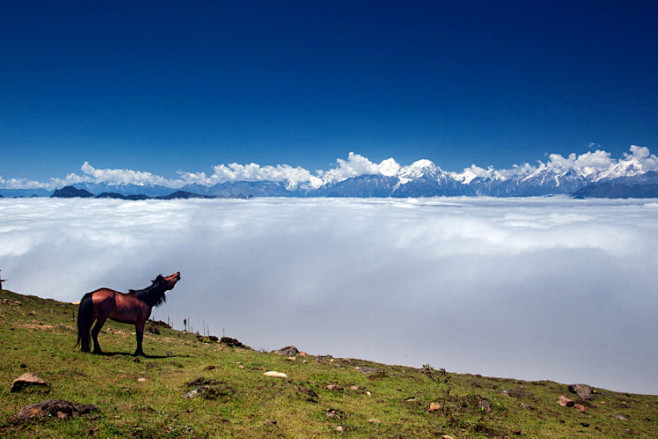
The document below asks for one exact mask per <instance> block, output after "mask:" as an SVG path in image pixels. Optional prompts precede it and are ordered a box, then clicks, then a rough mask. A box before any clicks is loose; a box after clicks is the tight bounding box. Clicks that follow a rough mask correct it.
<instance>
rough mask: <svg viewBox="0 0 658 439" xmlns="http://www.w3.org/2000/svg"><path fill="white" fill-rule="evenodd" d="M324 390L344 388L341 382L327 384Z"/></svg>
mask: <svg viewBox="0 0 658 439" xmlns="http://www.w3.org/2000/svg"><path fill="white" fill-rule="evenodd" d="M323 389H324V390H343V386H341V385H340V384H327V385H326V386H324V387H323Z"/></svg>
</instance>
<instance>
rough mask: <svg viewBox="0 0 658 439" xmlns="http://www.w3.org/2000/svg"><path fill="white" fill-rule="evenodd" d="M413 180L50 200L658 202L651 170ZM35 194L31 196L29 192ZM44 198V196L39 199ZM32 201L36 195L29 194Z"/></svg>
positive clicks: (107, 188)
mask: <svg viewBox="0 0 658 439" xmlns="http://www.w3.org/2000/svg"><path fill="white" fill-rule="evenodd" d="M416 171H417V172H415V173H407V175H395V176H386V175H381V174H377V175H361V176H357V177H352V178H347V179H345V180H342V181H337V182H332V183H328V184H326V185H323V186H320V187H317V188H314V187H308V186H298V187H294V188H291V187H290V186H289V185H288V184H286V182H282V181H235V182H223V183H219V184H216V185H213V186H203V185H199V184H193V185H187V186H184V187H182V188H180V189H178V190H174V189H172V188H168V187H165V186H157V185H131V184H126V185H112V184H108V183H81V184H76V185H74V186H75V189H77V191H74V190H72V189H71V186H68V187H67V188H66V190H65V191H63V192H62V190H61V189H60V190H57V191H55V192H54V193H53V194H54V195H51V193H48V194H47V195H49V196H55V197H77V196H86V197H91V196H94V195H93V194H98V195H96V197H97V198H122V199H132V200H135V199H148V198H159V199H172V198H216V197H219V198H249V197H360V198H368V197H395V198H407V197H435V196H493V197H530V196H546V195H558V194H568V195H573V196H574V197H576V198H588V197H596V198H647V197H651V198H653V197H658V172H656V171H649V172H645V173H643V174H637V175H632V176H624V177H616V178H602V179H598V180H595V179H594V178H591V177H588V176H586V175H577V174H576V173H575V172H573V171H569V172H565V173H562V174H558V173H555V172H539V173H534V174H532V175H528V176H521V175H515V176H512V177H511V178H504V177H501V176H495V175H494V176H484V177H475V178H472V179H463V178H462V179H461V180H460V178H459V176H455V175H454V174H450V173H447V172H445V171H442V170H441V169H440V168H438V167H436V166H427V167H425V168H423V169H416ZM28 192H29V191H28ZM0 194H2V195H4V196H26V195H27V193H25V190H22V191H21V193H20V194H15V193H12V190H8V189H4V190H0ZM80 194H82V195H80ZM36 195H40V196H43V195H44V194H43V193H41V194H36ZM27 196H30V195H27Z"/></svg>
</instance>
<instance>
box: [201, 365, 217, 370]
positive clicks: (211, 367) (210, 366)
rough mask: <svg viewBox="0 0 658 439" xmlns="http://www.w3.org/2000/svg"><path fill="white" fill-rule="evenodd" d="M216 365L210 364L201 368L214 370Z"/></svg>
mask: <svg viewBox="0 0 658 439" xmlns="http://www.w3.org/2000/svg"><path fill="white" fill-rule="evenodd" d="M216 368H217V367H216V366H213V365H212V364H211V365H209V366H206V367H204V368H203V370H215V369H216Z"/></svg>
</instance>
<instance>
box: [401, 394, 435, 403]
mask: <svg viewBox="0 0 658 439" xmlns="http://www.w3.org/2000/svg"><path fill="white" fill-rule="evenodd" d="M417 399H418V398H416V397H415V396H410V397H409V398H407V399H405V400H404V402H416V400H417ZM432 404H434V403H432Z"/></svg>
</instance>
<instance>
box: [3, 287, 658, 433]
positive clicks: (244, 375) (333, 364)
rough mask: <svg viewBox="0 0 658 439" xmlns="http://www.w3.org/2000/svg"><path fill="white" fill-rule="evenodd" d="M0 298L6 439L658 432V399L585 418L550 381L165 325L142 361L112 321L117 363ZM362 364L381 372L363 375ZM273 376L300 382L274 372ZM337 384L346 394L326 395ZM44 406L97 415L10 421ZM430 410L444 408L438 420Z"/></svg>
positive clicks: (57, 311) (24, 303)
mask: <svg viewBox="0 0 658 439" xmlns="http://www.w3.org/2000/svg"><path fill="white" fill-rule="evenodd" d="M1 299H8V300H9V302H8V303H2V304H0V378H1V381H0V384H1V386H0V387H1V388H0V400H1V401H2V403H1V404H0V436H2V437H9V438H11V437H30V438H32V437H62V438H69V437H88V436H91V437H98V438H112V437H134V438H160V437H163V438H164V437H167V438H188V437H189V438H199V437H200V438H203V437H239V438H248V437H254V438H261V437H299V438H305V437H332V436H345V437H409V438H417V437H418V438H424V437H428V438H430V437H439V438H440V437H442V436H443V435H450V436H452V437H454V438H463V437H483V438H484V437H500V438H503V437H547V438H566V437H569V438H572V437H582V438H599V437H610V438H624V437H645V438H650V437H658V425H657V423H658V419H657V418H658V416H657V414H658V396H646V395H632V394H624V393H616V392H611V391H608V390H603V389H597V392H598V393H597V394H596V398H595V399H594V400H593V401H591V402H582V404H583V405H585V407H586V410H585V411H584V412H580V411H578V410H577V409H575V408H573V407H571V408H569V407H562V406H560V405H558V404H557V401H558V399H559V397H560V395H564V396H566V397H568V398H570V399H574V400H576V402H578V401H577V398H578V397H577V395H575V394H570V393H569V392H568V391H567V386H566V385H564V384H559V383H554V382H550V381H541V382H524V381H516V380H509V379H500V378H489V377H481V376H474V375H460V374H454V373H448V374H446V375H442V374H441V373H439V371H436V370H432V373H431V374H427V373H421V372H420V370H419V369H414V368H409V367H401V366H388V365H383V364H377V363H372V362H369V361H365V360H354V359H333V361H332V360H331V359H327V358H324V357H313V356H297V357H296V360H294V361H291V360H289V359H288V358H286V357H282V356H279V355H276V354H268V353H262V352H257V351H252V350H246V349H233V348H229V347H226V346H224V345H222V344H219V343H214V342H211V343H207V342H204V341H203V340H200V339H199V337H197V336H196V335H194V334H186V333H183V332H179V331H175V330H171V329H168V328H165V327H159V328H158V329H159V331H160V334H159V335H155V334H146V335H145V337H144V350H145V352H146V353H147V354H148V355H150V357H149V358H140V359H139V361H135V360H134V358H133V357H132V356H131V355H130V353H132V352H133V351H134V349H135V337H134V335H133V331H134V328H133V327H132V326H130V325H126V324H119V323H114V322H108V323H107V324H106V326H105V327H104V329H103V332H102V333H101V336H100V339H101V343H102V345H103V348H104V350H105V351H107V352H110V353H115V354H114V355H103V356H96V355H91V354H87V353H82V352H80V351H79V349H76V348H74V344H75V341H76V338H77V336H76V332H75V322H74V312H77V307H76V306H75V305H71V304H67V303H61V302H57V301H54V300H44V299H40V298H38V297H34V296H23V295H19V294H15V293H12V292H9V291H2V292H0V300H1ZM16 302H20V305H18V304H17V303H16ZM206 341H208V340H206ZM208 366H214V368H213V369H210V368H209V367H208ZM363 366H366V367H370V368H375V369H377V370H378V371H379V372H378V373H373V372H371V373H362V372H359V371H358V370H357V369H356V368H357V367H363ZM435 366H439V365H435ZM269 370H275V371H279V372H284V373H286V374H287V375H288V378H270V377H266V376H264V375H263V374H264V373H265V372H266V371H269ZM25 372H33V373H36V374H37V375H39V376H40V377H42V378H43V379H44V380H45V381H46V382H47V383H49V384H50V392H49V393H47V394H46V393H42V392H40V391H38V390H27V391H23V392H20V393H11V392H10V387H11V383H12V381H13V380H14V379H15V378H16V377H18V376H19V375H21V374H23V373H25ZM138 378H145V379H146V381H143V382H142V381H138ZM199 379H202V381H198V382H197V384H192V385H190V383H192V382H194V381H195V380H199ZM203 380H205V381H203ZM201 382H203V383H206V385H208V386H209V388H208V390H207V392H206V396H205V397H204V396H200V397H197V398H193V399H186V398H183V397H182V395H183V394H185V393H186V392H188V391H189V390H191V389H193V388H195V387H197V386H198V383H201ZM331 384H338V385H340V386H341V387H342V388H341V389H339V390H336V389H333V390H327V389H325V386H327V385H331ZM504 390H507V391H508V392H506V393H503V391H504ZM45 399H65V400H69V401H72V402H75V403H78V404H95V405H96V406H98V407H99V411H98V412H96V413H94V414H91V415H84V416H80V417H77V418H74V419H73V420H68V421H63V420H59V419H50V420H47V421H42V422H33V423H29V424H18V425H16V424H12V423H11V422H10V420H11V418H12V416H14V415H15V414H16V413H17V412H18V411H19V410H20V409H21V408H22V407H23V406H26V405H28V404H32V403H36V402H40V401H43V400H45ZM483 400H486V401H488V402H489V405H490V409H489V410H485V409H483V408H481V401H483ZM432 402H436V403H438V404H439V405H440V406H441V408H440V409H438V410H435V411H430V410H429V406H430V403H432ZM332 410H333V412H332ZM328 411H329V413H335V414H337V416H334V417H328V416H327V413H328ZM616 415H622V416H624V417H626V418H627V419H628V420H621V419H618V418H616V417H615V416H616ZM373 420H377V421H378V422H377V421H373ZM371 421H373V422H371ZM339 430H342V431H339Z"/></svg>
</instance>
